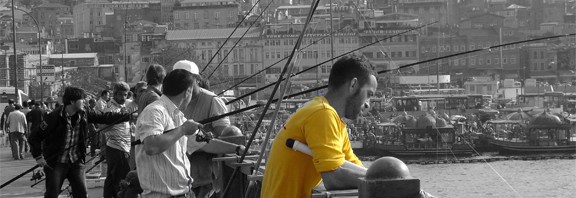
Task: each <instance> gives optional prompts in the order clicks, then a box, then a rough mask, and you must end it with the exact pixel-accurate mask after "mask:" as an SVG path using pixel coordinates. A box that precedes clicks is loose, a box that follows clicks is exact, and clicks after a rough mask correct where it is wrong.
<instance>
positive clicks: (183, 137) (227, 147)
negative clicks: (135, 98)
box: [135, 69, 245, 198]
mask: <svg viewBox="0 0 576 198" xmlns="http://www.w3.org/2000/svg"><path fill="white" fill-rule="evenodd" d="M196 83H197V81H196V78H195V77H194V76H193V74H192V73H191V72H189V71H188V70H185V69H175V70H173V71H171V72H170V73H168V75H167V76H166V78H165V79H164V83H163V87H162V94H163V95H162V96H161V97H160V99H159V100H157V101H155V102H153V103H151V104H149V105H148V106H146V108H144V110H142V113H141V114H140V115H139V117H138V121H137V122H136V140H137V141H138V140H139V141H141V142H142V144H139V145H136V147H135V148H136V171H137V172H138V178H139V181H140V186H141V187H142V189H143V190H144V192H143V193H142V197H143V198H146V197H181V198H193V197H195V196H194V193H192V191H190V187H191V184H192V182H193V181H194V180H193V179H192V177H191V176H190V161H189V160H188V157H187V156H186V152H187V151H188V152H189V153H192V152H194V151H196V150H198V149H200V148H202V150H204V151H206V152H211V153H233V152H235V151H236V152H240V151H244V149H245V147H244V146H242V145H236V144H232V143H228V142H224V141H222V140H218V139H213V140H209V141H201V140H198V139H196V137H197V134H198V131H199V130H198V129H199V128H202V125H201V124H200V123H197V122H195V121H194V120H191V119H189V120H187V119H186V118H185V117H184V114H183V113H182V111H184V110H186V108H187V106H188V104H189V103H190V100H191V99H192V93H193V92H194V88H195V87H197V84H196ZM189 138H190V139H192V141H188V139H189ZM207 142H208V143H207Z"/></svg>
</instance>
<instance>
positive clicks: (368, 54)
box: [362, 52, 394, 58]
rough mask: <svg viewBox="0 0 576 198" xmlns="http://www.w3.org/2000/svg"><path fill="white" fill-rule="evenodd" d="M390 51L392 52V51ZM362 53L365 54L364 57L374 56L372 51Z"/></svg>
mask: <svg viewBox="0 0 576 198" xmlns="http://www.w3.org/2000/svg"><path fill="white" fill-rule="evenodd" d="M392 53H394V52H392ZM362 54H364V56H366V58H374V56H373V53H372V52H364V53H362Z"/></svg>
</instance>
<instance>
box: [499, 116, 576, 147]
mask: <svg viewBox="0 0 576 198" xmlns="http://www.w3.org/2000/svg"><path fill="white" fill-rule="evenodd" d="M517 126H518V128H515V127H512V128H511V129H512V130H509V129H506V128H503V129H502V130H498V129H496V130H495V133H494V136H493V138H491V139H489V142H490V144H492V145H494V146H495V147H497V148H498V150H499V152H500V153H505V154H508V153H523V154H532V153H553V152H576V133H575V130H574V122H573V121H570V120H568V119H566V118H560V117H559V116H556V115H553V114H551V113H550V112H548V111H545V112H543V113H541V114H539V115H538V116H537V117H535V118H534V119H533V121H532V122H530V124H529V125H528V127H521V125H520V122H518V125H517Z"/></svg>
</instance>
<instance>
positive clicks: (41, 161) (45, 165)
mask: <svg viewBox="0 0 576 198" xmlns="http://www.w3.org/2000/svg"><path fill="white" fill-rule="evenodd" d="M36 164H38V166H40V167H42V168H48V169H50V170H52V167H50V166H48V163H46V160H45V159H44V158H43V157H40V158H38V159H36Z"/></svg>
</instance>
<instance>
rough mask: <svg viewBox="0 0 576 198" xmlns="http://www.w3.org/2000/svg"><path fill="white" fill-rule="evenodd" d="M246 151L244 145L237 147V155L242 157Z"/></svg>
mask: <svg viewBox="0 0 576 198" xmlns="http://www.w3.org/2000/svg"><path fill="white" fill-rule="evenodd" d="M245 150H246V147H245V146H244V145H238V146H236V154H237V155H242V153H244V151H245Z"/></svg>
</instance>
